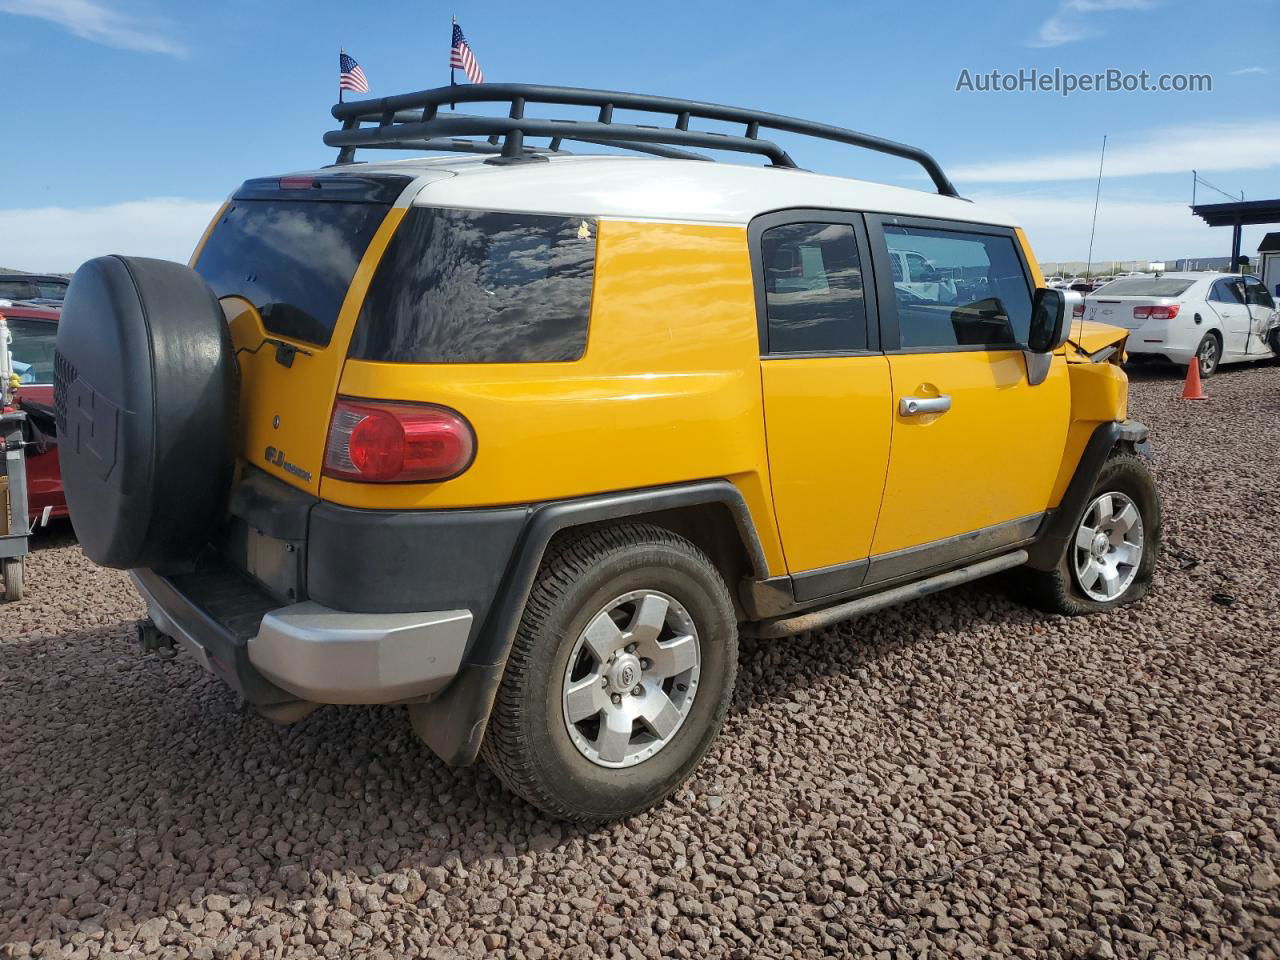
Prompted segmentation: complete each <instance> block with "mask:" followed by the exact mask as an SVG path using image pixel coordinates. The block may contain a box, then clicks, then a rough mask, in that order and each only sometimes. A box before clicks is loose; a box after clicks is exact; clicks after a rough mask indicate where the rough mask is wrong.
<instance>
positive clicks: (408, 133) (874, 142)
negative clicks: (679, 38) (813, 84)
mask: <svg viewBox="0 0 1280 960" xmlns="http://www.w3.org/2000/svg"><path fill="white" fill-rule="evenodd" d="M446 103H447V104H450V105H453V104H458V103H505V104H508V105H509V106H510V109H509V111H508V114H509V115H508V116H507V117H488V116H485V117H481V116H471V117H464V116H460V115H446V116H442V115H441V114H440V113H439V107H440V106H441V105H442V104H446ZM530 103H541V104H555V105H560V106H580V107H595V108H596V109H597V110H598V111H599V113H598V116H597V119H596V120H595V121H594V122H591V121H574V120H552V119H539V118H534V117H528V116H526V114H527V107H528V105H529V104H530ZM619 109H621V110H631V111H638V112H644V113H659V114H669V115H671V116H672V117H673V118H674V122H673V123H672V125H671V126H662V127H649V126H643V125H640V124H636V123H616V122H614V120H613V113H614V111H615V110H619ZM332 113H333V116H334V118H335V119H338V120H341V121H343V124H342V129H341V130H332V131H330V132H328V133H326V134H325V137H324V141H325V143H326V144H328V145H329V146H334V147H340V148H341V151H340V153H339V161H338V162H339V163H349V162H351V158H352V157H353V156H354V150H355V148H356V147H374V146H386V145H388V144H390V143H393V142H394V141H396V140H404V141H419V142H420V141H422V140H440V139H448V138H450V137H452V136H475V137H484V138H488V140H489V142H490V143H491V144H494V145H497V144H498V142H499V141H500V140H501V141H503V147H504V150H505V155H506V156H508V157H518V156H519V155H520V153H521V152H522V151H523V141H524V138H525V137H526V136H545V137H552V138H555V137H561V138H563V139H566V140H579V141H583V142H599V143H602V144H605V145H610V146H619V147H624V148H626V149H634V145H635V144H637V143H644V144H649V145H654V144H667V145H670V146H672V147H677V148H678V147H706V148H710V149H716V150H728V151H732V152H737V153H749V154H755V155H759V156H763V157H765V158H767V159H768V160H769V162H770V163H771V164H773V165H774V166H780V167H794V166H795V162H794V161H793V160H792V159H791V157H790V156H788V155H787V152H786V151H785V150H783V149H782V148H781V147H780V146H778V145H777V144H776V143H773V142H772V141H770V140H767V139H761V137H760V133H761V131H762V130H771V131H777V132H781V133H792V134H797V135H800V136H806V137H814V138H816V139H820V140H828V141H832V142H835V143H843V144H846V145H848V146H853V147H859V148H862V149H865V150H872V151H875V152H876V153H882V154H887V155H889V156H895V157H900V158H902V159H904V160H909V161H912V162H914V163H916V164H918V165H919V166H921V167H922V168H923V169H924V171H925V173H926V174H928V176H929V179H931V180H932V181H933V184H934V186H935V187H936V188H937V191H938V193H940V194H943V195H944V196H957V193H956V189H955V187H954V186H952V184H951V181H950V180H949V179H947V175H946V174H945V173H943V171H942V168H941V167H940V166H939V165H938V162H937V161H936V160H934V158H933V157H932V156H930V155H929V154H928V153H926V152H925V151H924V150H921V149H920V148H919V147H913V146H909V145H908V144H905V143H897V142H895V141H893V140H885V139H882V138H880V137H874V136H871V135H870V134H866V133H859V132H858V131H856V130H848V129H845V128H843V127H836V126H831V125H830V124H825V123H815V122H813V121H811V120H801V119H798V118H795V117H787V116H782V115H780V114H774V113H764V112H761V111H757V110H748V109H744V108H742V107H729V106H723V105H721V104H715V103H704V102H700V101H696V100H682V99H679V98H676V97H658V96H648V95H644V94H637V93H621V92H617V91H609V90H588V89H580V88H576V87H552V86H542V85H539V84H525V83H480V84H468V85H464V86H450V87H437V88H435V89H433V90H421V91H418V92H417V93H406V94H400V95H398V96H392V97H381V98H379V99H376V100H357V101H349V102H347V103H339V104H335V105H334V107H333V110H332ZM388 115H389V116H390V118H391V119H390V121H389V122H386V123H384V122H382V121H383V118H384V117H387V116H388ZM695 118H696V119H699V120H712V121H719V122H727V123H741V124H743V126H744V133H743V135H741V136H734V135H732V134H723V133H715V132H713V131H705V130H691V129H689V124H690V120H691V119H695ZM362 123H376V124H378V126H377V127H362V126H361V124H362ZM344 157H345V158H346V159H344Z"/></svg>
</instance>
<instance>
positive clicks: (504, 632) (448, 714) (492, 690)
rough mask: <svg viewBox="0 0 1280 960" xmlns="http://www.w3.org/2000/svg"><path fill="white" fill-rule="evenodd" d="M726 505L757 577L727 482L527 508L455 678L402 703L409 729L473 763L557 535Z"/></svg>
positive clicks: (752, 540)
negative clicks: (428, 696)
mask: <svg viewBox="0 0 1280 960" xmlns="http://www.w3.org/2000/svg"><path fill="white" fill-rule="evenodd" d="M714 504H719V505H722V506H724V507H726V508H727V509H728V510H729V512H730V514H731V515H732V517H733V520H734V523H735V526H736V527H737V530H738V535H739V537H740V538H741V540H742V546H743V548H744V550H745V551H746V553H747V556H748V559H749V560H750V562H751V566H752V568H753V572H754V573H755V575H757V576H761V577H763V576H767V571H768V567H767V564H766V562H765V557H764V550H763V548H762V547H761V545H760V538H759V537H758V536H757V534H756V529H755V524H754V521H753V520H752V518H751V512H750V510H748V508H747V504H746V501H745V500H743V497H742V494H741V493H740V492H739V491H738V488H737V487H735V486H734V485H733V484H732V483H730V482H729V481H728V480H706V481H700V482H696V483H686V484H679V485H676V486H670V487H655V488H649V489H644V490H631V491H626V492H623V493H613V494H605V495H602V496H594V497H586V498H583V499H578V500H559V501H552V502H549V503H544V504H537V505H535V506H533V507H531V508H530V511H529V518H528V520H527V521H526V522H525V525H524V529H523V531H522V532H521V534H520V538H519V540H518V541H517V542H516V547H515V550H514V551H513V553H512V557H511V560H510V562H509V563H508V564H507V570H506V573H505V574H504V575H503V578H502V582H501V584H500V586H499V588H498V593H497V596H496V597H495V599H494V602H493V606H492V607H491V608H490V610H489V615H488V616H487V617H486V618H485V621H484V623H483V624H482V625H481V626H480V633H479V635H478V636H477V637H476V640H475V642H474V643H473V644H472V647H471V649H470V651H469V652H468V655H467V662H466V664H465V665H464V666H463V667H462V669H461V670H460V671H459V672H458V676H457V677H456V678H455V679H454V681H453V682H452V683H450V684H449V686H447V687H446V688H445V689H444V690H443V691H441V693H440V694H439V695H438V696H436V697H435V698H434V699H432V700H429V701H427V702H425V703H415V704H410V705H409V718H410V720H411V721H412V723H413V728H414V731H415V732H416V733H417V734H418V736H419V737H421V738H422V740H423V741H425V742H426V744H427V746H429V747H430V748H431V750H432V751H433V752H434V753H435V754H436V755H437V756H439V757H440V759H442V760H443V761H444V762H445V763H448V764H450V765H451V766H465V765H467V764H470V763H474V762H475V759H476V757H477V755H478V754H479V752H480V742H481V740H482V739H483V738H484V731H485V727H486V726H487V725H488V722H489V712H490V711H491V710H492V708H493V701H494V698H495V697H496V696H497V693H498V686H499V685H500V684H501V683H502V674H503V671H504V669H505V667H506V663H507V655H508V654H509V652H510V650H511V644H512V642H513V641H514V640H515V635H516V629H517V628H518V627H519V625H520V618H521V617H522V616H523V615H524V608H525V604H526V603H527V602H528V599H529V593H530V592H531V591H532V589H533V584H534V580H535V578H536V577H537V574H538V568H539V567H540V566H541V565H542V558H543V556H544V555H545V553H546V550H547V547H548V545H549V544H550V543H551V539H552V538H553V537H554V536H555V535H556V534H557V533H559V532H560V531H562V530H566V529H570V528H572V527H580V526H584V525H586V524H592V523H601V522H605V521H609V520H625V519H627V518H629V517H638V516H643V515H645V514H650V513H654V512H657V511H662V510H671V509H678V508H681V507H694V506H710V505H714Z"/></svg>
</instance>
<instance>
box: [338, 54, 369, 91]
mask: <svg viewBox="0 0 1280 960" xmlns="http://www.w3.org/2000/svg"><path fill="white" fill-rule="evenodd" d="M338 89H339V90H350V91H352V92H353V93H368V92H369V81H368V80H367V79H365V75H364V71H363V70H361V69H360V64H358V63H356V58H355V57H353V56H350V55H349V54H348V53H347V52H346V51H345V50H344V51H342V52H341V53H339V54H338Z"/></svg>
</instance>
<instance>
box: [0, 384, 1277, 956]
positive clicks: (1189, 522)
mask: <svg viewBox="0 0 1280 960" xmlns="http://www.w3.org/2000/svg"><path fill="white" fill-rule="evenodd" d="M1179 386H1180V384H1179V382H1178V380H1177V379H1176V377H1174V376H1173V375H1171V374H1167V373H1166V374H1152V375H1147V376H1145V377H1142V378H1140V382H1136V383H1135V384H1134V387H1133V403H1132V414H1133V416H1135V417H1136V418H1138V419H1141V420H1144V421H1146V422H1147V423H1148V424H1150V426H1151V427H1152V429H1153V432H1154V435H1155V438H1156V444H1157V451H1158V465H1159V466H1158V470H1159V483H1160V486H1161V489H1162V491H1163V493H1164V497H1165V509H1166V520H1167V528H1166V531H1167V532H1166V545H1167V551H1166V554H1165V558H1164V560H1163V562H1162V564H1161V568H1160V570H1159V574H1158V579H1157V585H1156V588H1155V590H1154V592H1153V594H1152V595H1151V597H1150V598H1149V599H1147V600H1146V601H1145V602H1143V603H1142V604H1141V605H1140V606H1138V607H1137V608H1136V609H1130V610H1127V611H1124V612H1120V613H1116V614H1113V615H1110V616H1106V617H1095V618H1090V619H1075V620H1069V619H1065V618H1060V617H1049V616H1043V615H1040V614H1037V613H1033V612H1030V611H1028V610H1026V609H1023V608H1022V607H1019V606H1017V605H1016V604H1015V603H1013V602H1012V601H1011V600H1010V599H1009V598H1008V597H1007V596H1006V595H1005V593H1004V589H1003V586H1002V584H1001V583H999V582H994V583H993V582H986V583H982V584H977V585H974V586H972V587H970V588H967V589H961V590H959V591H953V592H951V593H949V594H942V595H938V596H935V597H932V598H929V599H926V600H923V601H919V602H916V603H915V604H913V605H910V606H907V607H902V608H899V609H896V610H891V611H887V612H884V613H881V614H879V615H875V616H870V617H867V618H864V619H862V620H860V621H857V622H854V623H850V624H845V625H842V626H840V627H838V628H836V629H833V630H829V631H826V632H823V633H820V634H813V635H810V636H807V637H805V638H802V639H800V640H797V641H794V642H785V641H780V642H747V643H746V644H745V645H744V649H743V653H742V672H741V675H740V677H739V681H738V693H737V697H736V701H735V708H734V710H733V712H732V713H731V715H730V717H729V720H728V722H727V724H726V727H725V730H724V733H723V735H722V736H721V738H720V740H719V742H718V744H717V745H716V746H715V747H713V748H712V751H711V753H710V754H709V756H708V759H707V760H706V762H704V764H703V765H702V766H701V767H700V768H699V770H698V772H697V774H696V776H695V778H694V779H693V780H692V781H691V782H690V783H689V784H688V785H687V786H686V787H685V788H684V789H682V790H681V791H680V792H679V793H678V794H677V795H676V796H675V797H674V798H673V799H672V800H670V801H669V802H667V803H666V804H664V805H663V806H662V807H661V808H659V809H657V810H654V811H652V812H650V813H647V814H645V815H643V816H638V817H635V818H633V819H631V820H628V821H626V822H623V823H619V824H616V825H614V826H611V827H608V828H604V829H581V828H572V827H566V826H564V825H561V824H557V823H554V822H551V821H548V820H546V819H544V818H542V817H541V816H539V815H538V814H537V813H536V812H535V811H533V810H532V809H531V808H529V807H528V806H526V805H525V804H523V803H521V802H519V801H517V800H514V799H512V798H511V797H510V796H508V795H507V794H506V793H504V792H503V790H502V789H501V787H500V786H499V784H498V783H497V782H496V780H495V779H494V778H493V777H492V776H491V775H490V774H489V773H488V772H487V771H485V770H484V768H483V767H474V768H470V769H464V770H453V769H449V768H447V767H445V766H444V765H443V764H441V763H440V762H439V761H437V760H436V759H435V758H434V757H433V756H432V755H431V753H430V752H429V751H428V750H427V749H426V748H425V747H423V746H421V745H420V744H419V743H418V742H417V741H416V740H415V739H414V738H413V736H412V734H411V733H410V730H409V726H408V722H407V719H406V718H405V717H404V716H403V715H402V714H401V713H400V712H399V711H397V710H395V709H392V708H378V709H373V708H370V709H365V708H346V709H337V708H331V709H326V710H322V711H320V712H318V713H316V714H314V715H313V716H311V717H309V718H308V719H306V720H304V721H302V722H301V723H299V724H296V725H294V726H292V727H273V726H271V725H270V724H268V723H267V722H266V721H264V720H262V719H259V718H258V717H257V716H256V715H255V714H253V713H250V712H245V711H244V710H242V709H241V708H240V706H239V705H238V704H237V702H236V699H235V698H234V697H233V696H232V694H231V693H229V692H228V691H227V690H226V689H224V688H223V687H222V686H220V685H219V684H218V683H217V682H215V681H214V680H212V679H210V678H208V677H206V676H204V675H203V674H202V673H201V672H200V671H199V669H198V668H197V667H196V666H195V665H194V664H193V663H192V662H191V661H190V660H189V659H183V658H181V657H180V658H179V659H178V660H177V661H174V662H172V663H164V662H161V661H159V660H157V659H154V658H143V657H141V656H139V655H138V653H137V652H136V651H135V649H134V641H133V620H134V618H135V617H137V616H138V615H139V614H140V613H141V607H140V605H139V602H138V600H137V599H136V598H135V596H134V594H133V592H132V591H131V590H130V588H129V586H128V584H127V582H126V579H125V577H124V576H123V575H122V574H119V573H116V572H113V571H105V570H99V569H95V568H94V567H92V566H90V565H89V564H88V563H87V562H86V561H85V560H84V559H83V557H82V556H81V555H80V553H79V551H78V549H77V548H76V547H75V546H74V544H73V543H72V541H71V539H70V537H69V536H68V535H67V534H66V533H65V531H64V532H63V533H61V534H60V535H59V534H55V535H53V536H48V535H46V536H45V537H44V538H43V542H42V547H43V548H42V549H40V550H39V551H38V552H37V553H36V554H35V555H34V556H33V557H32V559H31V562H30V567H29V575H28V580H29V582H30V585H31V596H30V599H28V600H26V601H24V602H23V603H20V604H16V605H11V606H7V607H4V608H0V628H2V629H0V634H3V642H0V730H2V731H3V734H2V735H0V740H3V742H2V743H0V771H3V772H2V773H0V941H3V942H5V943H6V947H5V950H7V952H8V954H9V955H11V956H19V957H20V956H26V955H27V954H28V953H31V954H35V955H40V956H70V957H94V956H107V955H109V954H113V953H114V954H122V953H128V954H129V955H131V956H139V955H154V956H170V957H179V958H181V957H185V956H188V955H189V956H192V957H211V956H212V957H257V956H264V957H268V956H275V957H282V956H288V957H295V956H296V957H307V956H315V955H322V956H326V957H338V956H348V955H354V956H369V957H390V956H423V955H425V956H428V957H451V956H455V955H463V956H479V955H483V954H486V953H508V954H509V955H511V956H525V957H531V958H532V957H559V956H567V957H595V956H606V955H608V956H624V957H659V956H681V957H718V956H730V957H749V956H750V957H776V956H816V955H855V956H856V955H870V956H877V957H884V958H897V957H919V956H925V955H930V956H935V957H977V956H988V955H1016V956H1024V957H1039V956H1079V957H1085V956H1087V957H1111V956H1117V957H1123V956H1132V957H1183V956H1187V957H1203V956H1214V957H1217V956H1237V957H1239V956H1243V957H1253V958H1268V957H1276V956H1278V955H1280V953H1278V948H1277V944H1278V943H1280V877H1278V876H1277V868H1280V838H1278V836H1277V831H1278V829H1280V737H1278V735H1280V658H1278V657H1277V640H1278V638H1280V628H1277V618H1276V613H1277V606H1278V605H1280V579H1278V578H1277V576H1276V567H1275V564H1276V544H1277V542H1280V495H1278V494H1277V489H1276V486H1277V482H1278V481H1280V367H1275V366H1269V367H1261V368H1256V369H1244V370H1235V371H1225V372H1223V373H1222V374H1220V375H1219V376H1217V377H1215V378H1214V379H1212V380H1210V381H1209V382H1208V385H1207V386H1208V390H1209V392H1210V393H1211V394H1212V395H1213V400H1212V401H1211V402H1210V403H1207V404H1198V405H1197V404H1187V403H1184V402H1182V401H1179V400H1176V399H1175V397H1176V395H1177V393H1178V389H1179ZM1215 595H1217V596H1218V599H1217V600H1215V599H1214V596H1215ZM0 952H3V951H0Z"/></svg>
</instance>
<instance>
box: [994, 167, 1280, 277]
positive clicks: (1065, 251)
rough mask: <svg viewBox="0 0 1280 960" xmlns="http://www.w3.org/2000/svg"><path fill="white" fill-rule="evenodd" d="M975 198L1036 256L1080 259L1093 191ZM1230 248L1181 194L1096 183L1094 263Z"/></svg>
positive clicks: (1226, 235) (1223, 234)
mask: <svg viewBox="0 0 1280 960" xmlns="http://www.w3.org/2000/svg"><path fill="white" fill-rule="evenodd" d="M971 199H973V200H974V201H975V202H977V203H981V204H987V205H990V206H991V207H993V208H995V209H998V210H1001V211H1007V212H1008V213H1010V214H1012V215H1013V217H1014V219H1015V220H1016V221H1018V222H1019V223H1020V224H1021V225H1022V227H1023V228H1024V229H1025V230H1026V232H1027V238H1028V239H1029V240H1030V241H1031V246H1032V248H1033V249H1034V250H1035V252H1036V256H1037V257H1038V258H1039V259H1040V260H1041V261H1046V260H1084V259H1085V255H1086V254H1087V252H1088V249H1089V226H1090V221H1091V219H1092V217H1093V190H1092V189H1081V190H1075V191H1070V192H1048V191H1027V192H1022V193H1018V192H1003V191H992V192H985V193H978V194H974V195H972V197H971ZM1264 232H1265V228H1263V227H1256V228H1246V233H1245V238H1244V240H1245V242H1244V247H1243V250H1244V252H1245V253H1246V254H1248V255H1249V256H1250V257H1252V256H1253V254H1254V251H1255V250H1256V249H1257V245H1258V243H1259V242H1260V241H1261V239H1262V234H1263V233H1264ZM1230 253H1231V231H1230V230H1226V229H1215V228H1213V227H1209V226H1206V225H1205V223H1204V221H1203V220H1201V219H1200V218H1199V217H1196V216H1193V215H1192V213H1191V211H1190V209H1188V207H1187V202H1186V198H1181V199H1177V200H1153V199H1151V198H1149V197H1135V196H1132V195H1125V194H1115V193H1111V194H1109V193H1108V191H1107V185H1106V184H1105V183H1104V184H1103V187H1102V201H1101V203H1100V204H1099V206H1098V232H1097V236H1096V237H1095V238H1094V244H1093V258H1094V261H1095V262H1102V261H1109V260H1145V259H1160V258H1168V259H1170V260H1173V259H1176V258H1180V257H1225V256H1227V255H1228V254H1230Z"/></svg>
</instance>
